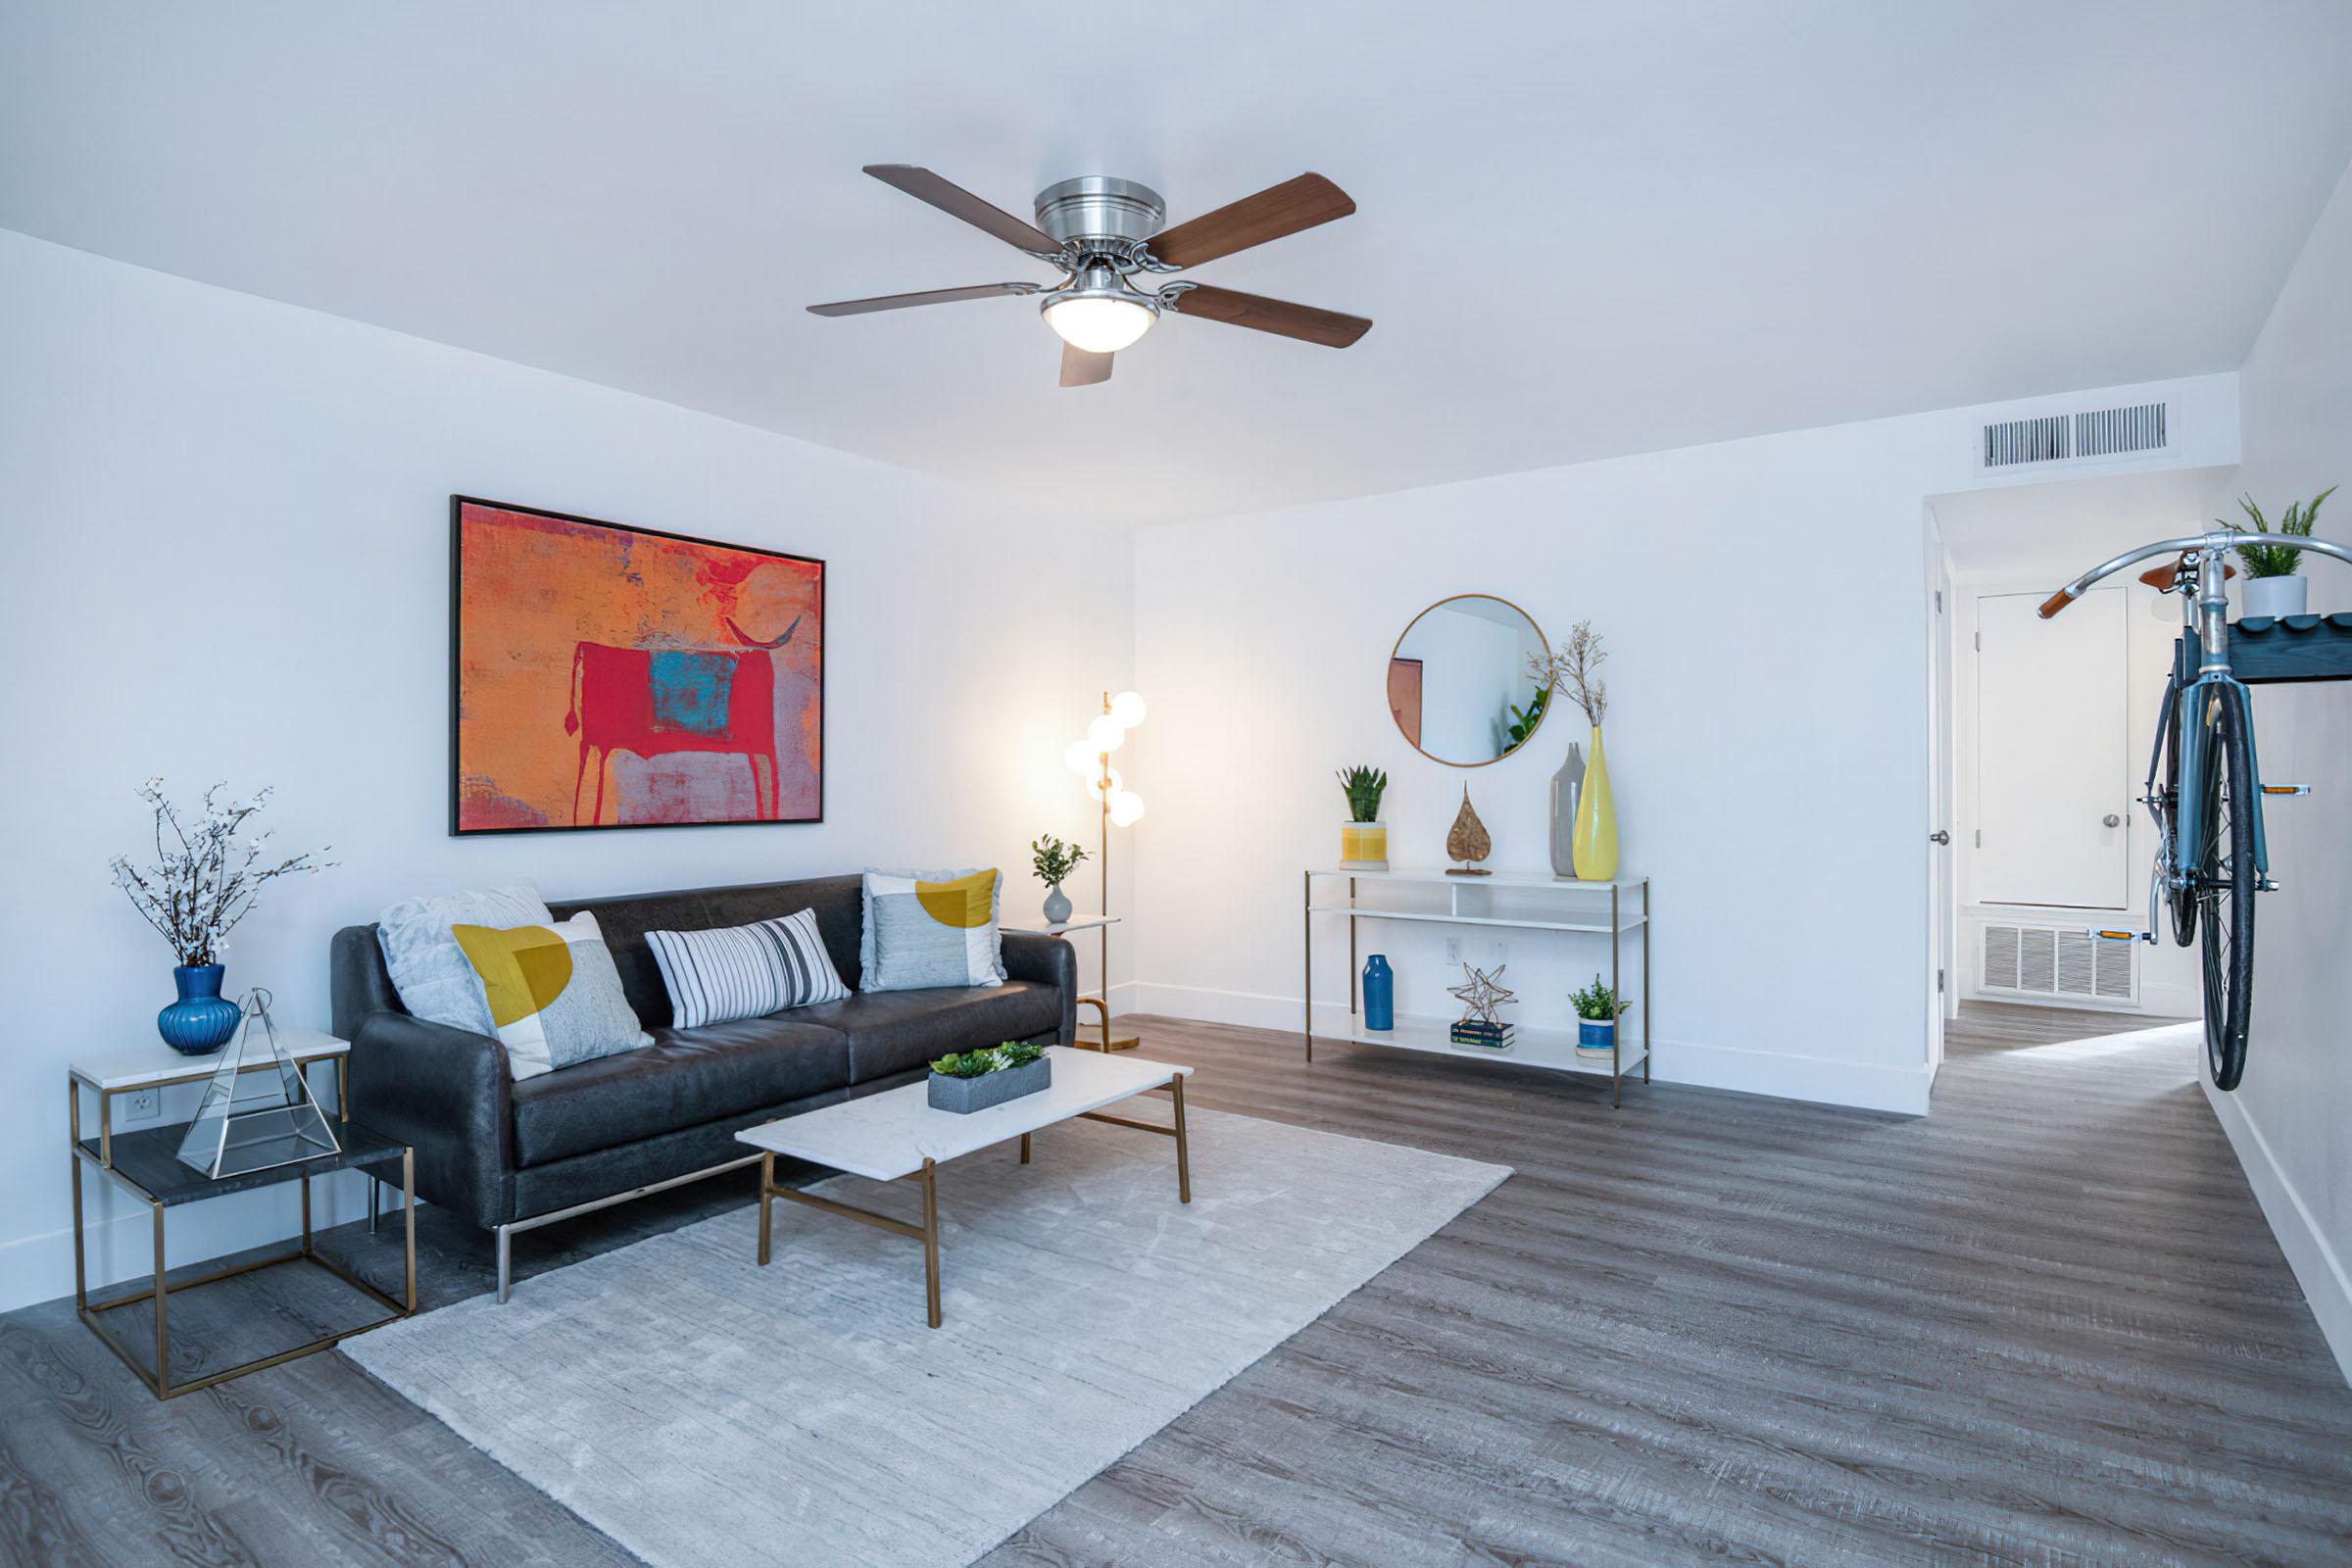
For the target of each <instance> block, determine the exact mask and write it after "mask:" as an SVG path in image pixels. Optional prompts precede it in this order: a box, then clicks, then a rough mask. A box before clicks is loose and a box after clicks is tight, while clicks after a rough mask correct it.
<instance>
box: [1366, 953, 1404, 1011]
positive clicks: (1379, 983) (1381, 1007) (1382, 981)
mask: <svg viewBox="0 0 2352 1568" xmlns="http://www.w3.org/2000/svg"><path fill="white" fill-rule="evenodd" d="M1364 1027H1365V1028H1367V1029H1383V1030H1386V1029H1394V1028H1396V1027H1397V976H1396V974H1395V973H1394V972H1393V971H1391V970H1390V968H1389V960H1388V959H1387V958H1386V957H1384V956H1381V955H1380V954H1377V953H1375V954H1374V955H1372V956H1371V957H1369V958H1366V959H1365V960H1364Z"/></svg>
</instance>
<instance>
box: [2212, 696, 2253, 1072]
mask: <svg viewBox="0 0 2352 1568" xmlns="http://www.w3.org/2000/svg"><path fill="white" fill-rule="evenodd" d="M2198 710H2199V711H2198V714H2197V721H2198V722H2200V723H2203V724H2205V725H2207V726H2208V729H2207V734H2206V740H2207V743H2208V746H2207V750H2208V751H2209V752H2210V754H2211V756H2212V758H2213V763H2212V767H2211V769H2210V770H2209V772H2208V773H2207V777H2206V794H2205V803H2206V809H2207V815H2206V826H2205V832H2204V839H2205V843H2204V846H2203V853H2202V854H2201V855H2199V857H2198V858H2197V875H2196V897H2197V914H2198V935H2199V936H2200V937H2201V938H2202V940H2203V952H2202V953H2201V954H2200V955H2199V956H2200V958H2201V959H2202V962H2203V968H2204V971H2205V1055H2206V1058H2207V1059H2208V1060H2209V1061H2210V1062H2211V1063H2212V1066H2213V1086H2214V1087H2215V1088H2216V1089H2235V1088H2236V1087H2237V1081H2238V1079H2239V1078H2240V1077H2241V1076H2243V1075H2244V1073H2245V1070H2246V1023H2247V1017H2248V1014H2249V1013H2251V1012H2252V1010H2253V1003H2254V896H2255V890H2256V884H2257V883H2258V882H2259V880H2260V873H2259V872H2258V871H2257V870H2256V869H2255V866H2254V811H2255V809H2256V808H2255V801H2256V799H2257V789H2258V786H2257V785H2256V783H2255V780H2254V748H2253V742H2252V737H2251V735H2250V734H2249V732H2248V731H2249V726H2250V724H2251V722H2252V718H2251V715H2250V714H2249V713H2248V712H2247V711H2246V693H2245V690H2244V688H2242V687H2238V686H2229V685H2217V686H2208V687H2205V688H2203V690H2202V692H2201V694H2200V699H2199V702H2198Z"/></svg>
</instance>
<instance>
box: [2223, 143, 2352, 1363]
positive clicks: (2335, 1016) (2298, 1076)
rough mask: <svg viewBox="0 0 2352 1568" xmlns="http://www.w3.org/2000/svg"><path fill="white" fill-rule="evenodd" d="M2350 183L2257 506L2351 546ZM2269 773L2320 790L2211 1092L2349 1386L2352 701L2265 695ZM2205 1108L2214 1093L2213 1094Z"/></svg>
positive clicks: (2280, 823) (2319, 588) (2318, 569)
mask: <svg viewBox="0 0 2352 1568" xmlns="http://www.w3.org/2000/svg"><path fill="white" fill-rule="evenodd" d="M2347 278H2352V173H2347V174H2346V176H2345V179H2344V182H2343V183H2341V184H2339V185H2337V187H2336V190H2335V196H2334V198H2333V199H2332V200H2331V201H2330V202H2329V203H2328V204H2327V210H2326V211H2325V212H2324V213H2323V214H2322V215H2321V218H2320V221H2319V223H2318V225H2317V226H2316V227H2315V228H2314V229H2313V230H2312V235H2311V239H2310V241H2309V243H2308V244H2307V245H2306V247H2305V249H2304V252H2303V256H2302V259H2301V260H2300V261H2299V262H2297V264H2296V266H2295V270H2294V271H2293V272H2292V273H2291V274H2290V275H2289V276H2288V278H2287V282H2286V287H2285V288H2284V289H2283V290H2282V291H2281V292H2280V294H2279V296H2278V305H2277V307H2276V308H2275V309H2274V310H2273V311H2272V313H2271V318H2270V320H2269V321H2268V323H2266V324H2265V325H2264V327H2263V330H2262V334H2261V336H2260V337H2259V338H2257V339H2256V340H2255V344H2254V349H2253V352H2252V353H2251V354H2249V355H2248V356H2247V358H2246V363H2245V368H2244V370H2243V372H2242V385H2243V389H2244V390H2243V396H2244V443H2245V444H2244V464H2243V466H2242V467H2241V468H2240V469H2239V471H2238V473H2237V475H2236V483H2235V485H2234V486H2233V487H2232V492H2231V493H2235V492H2237V491H2248V492H2251V493H2252V494H2253V496H2254V497H2255V499H2256V500H2258V501H2259V502H2261V503H2262V504H2263V507H2264V509H2265V510H2266V511H2267V512H2269V513H2270V514H2271V515H2273V516H2274V517H2275V516H2277V515H2278V512H2279V511H2280V510H2282V509H2283V508H2284V506H2285V504H2286V503H2287V501H2288V500H2290V499H2294V498H2308V497H2310V496H2312V495H2314V494H2317V493H2318V492H2319V491H2321V490H2324V489H2326V488H2327V486H2329V485H2331V484H2334V483H2336V482H2338V481H2339V480H2340V481H2344V482H2345V489H2344V490H2343V491H2341V492H2339V493H2338V494H2337V495H2336V496H2335V497H2334V498H2333V499H2331V500H2330V501H2329V502H2328V503H2327V510H2325V511H2323V512H2322V513H2321V520H2322V521H2324V522H2326V523H2327V527H2325V528H2323V529H2321V530H2319V531H2320V533H2321V535H2322V536H2323V537H2326V538H2330V539H2334V540H2335V541H2337V542H2338V543H2341V542H2343V541H2345V540H2347V539H2352V506H2347V505H2345V502H2346V501H2347V499H2352V288H2347V287H2346V286H2345V280H2346V279H2347ZM2304 574H2305V575H2306V576H2307V577H2308V578H2309V579H2310V581H2311V608H2312V609H2313V610H2315V611H2336V610H2344V609H2347V608H2352V569H2347V568H2345V567H2342V566H2338V565H2336V564H2333V563H2331V562H2318V563H2315V564H2310V565H2307V566H2306V567H2305V568H2304ZM2254 715H2255V728H2256V736H2257V740H2258V742H2259V744H2260V746H2261V765H2262V772H2263V776H2264V777H2265V778H2266V779H2269V780H2272V781H2274V782H2286V783H2303V784H2309V785H2311V786H2312V787H2313V789H2314V791H2315V793H2314V794H2313V795H2311V796H2310V797H2307V798H2304V799H2284V800H2278V801H2275V802H2272V803H2268V806H2267V809H2266V810H2265V812H2264V823H2265V825H2266V827H2267V829H2268V832H2269V838H2270V850H2271V868H2272V872H2273V874H2274V875H2276V876H2277V877H2278V881H2279V883H2280V887H2279V889H2278V892H2276V893H2271V894H2266V895H2264V897H2263V899H2262V904H2261V913H2260V918H2259V919H2258V920H2257V922H2256V925H2255V932H2254V952H2255V966H2254V1011H2253V1020H2252V1034H2251V1038H2250V1047H2249V1049H2250V1055H2249V1057H2248V1059H2247V1064H2246V1074H2245V1078H2244V1080H2243V1081H2242V1082H2241V1083H2240V1084H2239V1085H2238V1088H2237V1090H2236V1092H2235V1093H2233V1094H2228V1095H2219V1094H2212V1095H2211V1099H2212V1101H2213V1104H2214V1109H2215V1112H2216V1114H2218V1115H2219V1116H2220V1117H2221V1121H2222V1125H2223V1126H2224V1127H2225V1128H2227V1129H2228V1130H2229V1137H2230V1141H2231V1143H2232V1144H2233V1145H2235V1147H2236V1149H2237V1152H2238V1157H2239V1159H2240V1160H2242V1161H2243V1162H2244V1164H2245V1167H2246V1174H2247V1176H2248V1178H2249V1179H2250V1180H2251V1181H2252V1183H2253V1185H2254V1191H2255V1193H2256V1195H2257V1196H2258V1197H2259V1198H2260V1199H2261V1200H2262V1204H2263V1210H2264V1212H2265V1213H2266V1214H2267V1215H2268V1216H2269V1217H2270V1221H2271V1228H2272V1229H2273V1230H2274V1231H2275V1232H2277V1234H2278V1242H2279V1245H2280V1247H2281V1248H2282V1249H2284V1250H2285V1252H2286V1256H2287V1260H2288V1261H2289V1262H2290V1263H2292V1264H2293V1265H2294V1270H2295V1277H2296V1279H2297V1280H2298V1281H2300V1282H2301V1284H2302V1286H2303V1294H2304V1296H2305V1297H2306V1298H2307V1299H2309V1300H2310V1302H2311V1305H2312V1310H2313V1312H2315V1313H2316V1314H2317V1315H2318V1317H2319V1320H2320V1326H2321V1327H2322V1329H2323V1330H2325V1331H2326V1333H2327V1339H2328V1344H2329V1345H2330V1346H2331V1347H2332V1348H2334V1350H2335V1354H2336V1359H2337V1360H2338V1361H2339V1362H2341V1363H2342V1364H2343V1366H2344V1369H2345V1373H2346V1375H2347V1376H2348V1377H2352V1279H2347V1276H2346V1264H2347V1263H2348V1262H2352V964H2347V963H2346V962H2345V956H2346V954H2347V952H2352V686H2344V685H2336V684H2332V683H2329V684H2317V685H2305V686H2263V687H2257V688H2256V689H2255V698H2254ZM2208 1093H2209V1094H2211V1092H2210V1089H2209V1090H2208Z"/></svg>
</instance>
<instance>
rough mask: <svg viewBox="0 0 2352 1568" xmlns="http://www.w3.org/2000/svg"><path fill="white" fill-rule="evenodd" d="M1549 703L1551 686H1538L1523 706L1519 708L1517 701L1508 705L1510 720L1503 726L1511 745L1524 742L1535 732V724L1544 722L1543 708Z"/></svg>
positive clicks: (1519, 744)
mask: <svg viewBox="0 0 2352 1568" xmlns="http://www.w3.org/2000/svg"><path fill="white" fill-rule="evenodd" d="M1550 703H1551V688H1550V687H1548V686H1538V687H1537V688H1536V695H1535V696H1533V697H1531V698H1529V699H1528V703H1527V706H1526V707H1525V708H1521V707H1520V706H1519V705H1518V704H1517V703H1512V704H1511V705H1510V710H1511V721H1510V722H1509V723H1508V724H1506V725H1504V726H1503V728H1504V729H1505V730H1507V731H1508V732H1509V734H1510V737H1511V745H1512V746H1514V747H1515V746H1521V745H1524V744H1526V741H1527V738H1528V737H1529V736H1530V735H1533V734H1534V733H1535V732H1536V726H1537V725H1538V724H1541V723H1543V722H1544V709H1545V708H1547V707H1549V706H1550Z"/></svg>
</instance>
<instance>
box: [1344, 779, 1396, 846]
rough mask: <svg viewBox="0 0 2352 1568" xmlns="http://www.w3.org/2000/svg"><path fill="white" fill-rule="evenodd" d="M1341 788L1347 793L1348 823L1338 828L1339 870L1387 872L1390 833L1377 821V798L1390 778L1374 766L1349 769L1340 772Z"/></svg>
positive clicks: (1378, 812)
mask: <svg viewBox="0 0 2352 1568" xmlns="http://www.w3.org/2000/svg"><path fill="white" fill-rule="evenodd" d="M1339 779H1340V788H1341V789H1343V790H1345V791H1347V792H1348V821H1347V822H1346V823H1345V824H1343V825H1342V826H1341V828H1340V869H1341V870H1343V871H1386V870H1387V869H1388V868H1389V830H1388V828H1387V826H1386V825H1385V824H1383V823H1382V821H1381V820H1380V797H1381V794H1382V792H1383V791H1385V790H1386V789H1388V787H1389V775H1388V774H1387V773H1385V772H1383V771H1381V770H1380V769H1379V768H1377V767H1348V768H1342V769H1340V771H1339Z"/></svg>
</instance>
